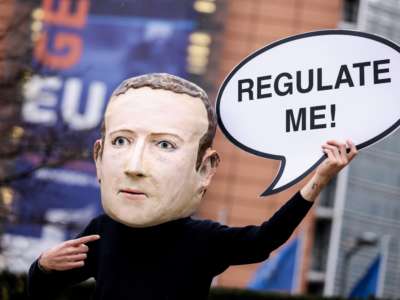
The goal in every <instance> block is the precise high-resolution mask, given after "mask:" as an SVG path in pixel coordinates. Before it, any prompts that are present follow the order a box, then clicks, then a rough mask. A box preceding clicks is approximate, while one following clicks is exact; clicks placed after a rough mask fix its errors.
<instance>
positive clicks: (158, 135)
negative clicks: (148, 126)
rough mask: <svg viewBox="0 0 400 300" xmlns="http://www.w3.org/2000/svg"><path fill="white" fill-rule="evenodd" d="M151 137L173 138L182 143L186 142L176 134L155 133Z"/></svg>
mask: <svg viewBox="0 0 400 300" xmlns="http://www.w3.org/2000/svg"><path fill="white" fill-rule="evenodd" d="M151 137H153V138H162V137H173V138H175V139H177V140H179V141H180V142H181V143H183V142H184V140H183V138H181V137H180V136H179V135H177V134H174V133H169V132H155V133H152V134H151Z"/></svg>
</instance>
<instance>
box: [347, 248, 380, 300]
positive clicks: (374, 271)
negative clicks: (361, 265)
mask: <svg viewBox="0 0 400 300" xmlns="http://www.w3.org/2000/svg"><path fill="white" fill-rule="evenodd" d="M381 262H382V255H381V254H378V255H377V256H376V257H375V259H374V260H373V261H372V263H371V265H370V266H369V267H368V270H367V271H366V272H365V274H364V275H363V276H362V277H361V279H360V280H359V281H358V282H357V283H356V284H355V285H354V287H353V289H352V290H351V293H350V295H349V297H350V298H351V297H357V298H368V297H369V296H376V294H377V291H378V279H379V272H380V268H381Z"/></svg>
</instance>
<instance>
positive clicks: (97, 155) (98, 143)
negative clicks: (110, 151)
mask: <svg viewBox="0 0 400 300" xmlns="http://www.w3.org/2000/svg"><path fill="white" fill-rule="evenodd" d="M101 148H102V142H101V140H100V139H99V140H96V142H95V143H94V145H93V159H94V162H95V165H96V174H97V180H98V181H99V182H100V181H101V168H100V162H101V155H100V153H101V152H102V149H101Z"/></svg>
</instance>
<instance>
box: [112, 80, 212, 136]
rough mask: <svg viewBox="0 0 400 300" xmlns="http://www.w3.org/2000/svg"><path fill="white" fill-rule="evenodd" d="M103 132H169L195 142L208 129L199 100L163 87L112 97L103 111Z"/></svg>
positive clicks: (202, 105)
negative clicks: (104, 128)
mask: <svg viewBox="0 0 400 300" xmlns="http://www.w3.org/2000/svg"><path fill="white" fill-rule="evenodd" d="M105 123H106V134H109V133H111V132H114V131H118V130H132V131H135V132H143V133H170V134H175V135H178V136H179V137H181V138H182V139H184V140H185V141H193V140H196V139H197V141H198V140H199V139H200V138H201V136H203V135H204V134H205V133H206V131H207V129H208V119H207V111H206V108H205V107H204V104H203V102H202V101H201V99H198V98H194V97H192V96H189V95H186V94H177V93H174V92H171V91H167V90H162V89H151V88H149V87H143V88H139V89H130V90H128V91H127V92H126V93H124V94H121V95H119V96H117V97H114V98H112V99H111V101H110V104H109V106H108V107H107V110H106V114H105Z"/></svg>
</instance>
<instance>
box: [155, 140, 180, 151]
mask: <svg viewBox="0 0 400 300" xmlns="http://www.w3.org/2000/svg"><path fill="white" fill-rule="evenodd" d="M156 145H157V146H158V147H159V148H161V149H163V150H174V149H176V146H175V145H174V144H172V143H171V142H168V141H159V142H157V143H156Z"/></svg>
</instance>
